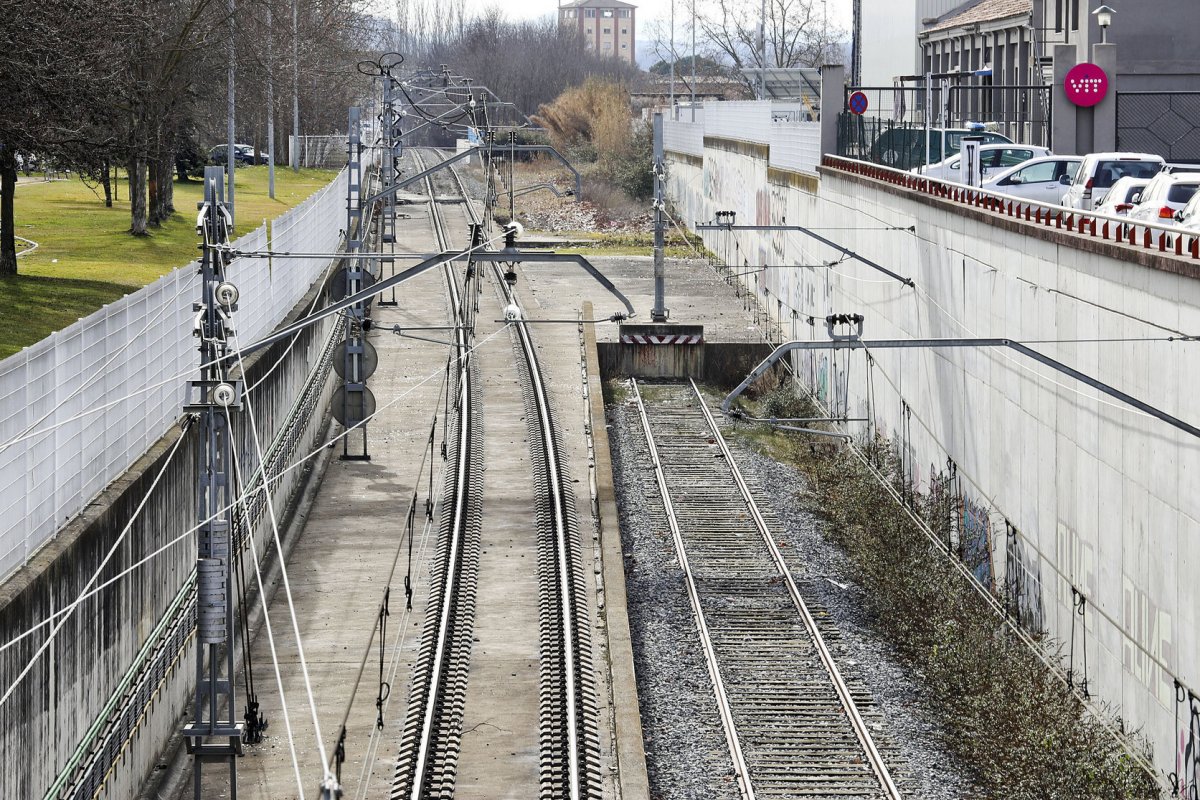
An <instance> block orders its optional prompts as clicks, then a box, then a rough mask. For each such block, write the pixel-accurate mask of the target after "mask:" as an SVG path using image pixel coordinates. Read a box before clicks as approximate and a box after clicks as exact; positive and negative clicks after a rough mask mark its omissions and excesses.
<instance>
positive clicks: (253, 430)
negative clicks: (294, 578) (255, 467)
mask: <svg viewBox="0 0 1200 800" xmlns="http://www.w3.org/2000/svg"><path fill="white" fill-rule="evenodd" d="M234 339H235V342H236V339H237V334H236V333H235V334H234ZM234 354H235V355H236V356H237V362H238V367H239V369H240V370H241V372H242V375H245V374H246V367H245V362H243V360H242V350H241V347H239V346H237V344H236V343H235V344H234ZM243 400H244V402H245V404H246V411H247V413H246V418H247V419H248V420H249V422H250V438H251V440H252V441H253V442H254V449H255V451H256V453H257V454H258V463H259V465H260V467H261V468H262V469H263V488H264V492H263V497H264V499H265V500H266V503H267V515H268V517H269V518H270V520H271V533H272V535H273V536H274V537H275V548H276V551H277V552H278V553H279V574H280V577H281V578H282V579H283V591H284V597H285V598H286V599H287V605H288V614H289V616H290V617H291V621H292V633H293V635H295V637H296V654H297V656H298V657H299V660H300V672H301V674H302V675H303V676H304V690H305V692H306V693H307V695H308V705H309V710H310V711H311V712H312V723H313V730H314V731H315V732H316V737H317V750H318V751H319V752H320V754H321V767H322V769H324V770H325V774H324V776H323V777H324V778H325V779H326V780H327V779H328V778H329V777H330V773H329V767H328V758H327V756H326V755H325V742H324V740H323V739H322V738H321V722H320V720H319V719H318V717H317V703H316V700H315V699H314V698H313V691H312V681H311V679H310V678H309V675H308V663H307V662H306V661H305V658H304V642H303V640H302V638H301V636H300V624H299V622H298V621H297V619H296V605H295V603H294V602H293V600H292V585H291V582H290V581H289V580H288V573H287V563H286V562H287V559H286V558H284V551H283V541H282V540H281V538H280V536H279V520H278V519H277V518H276V516H275V500H274V498H273V497H272V496H271V495H272V489H271V476H270V475H269V474H267V472H266V464H265V462H264V461H263V452H262V444H261V443H260V442H259V439H258V424H257V423H256V422H255V419H254V405H253V403H252V402H251V400H250V396H249V395H248V394H246V395H243ZM226 414H227V415H228V411H226ZM233 449H234V450H236V448H233ZM250 538H251V539H253V535H251V536H250ZM256 563H257V558H256ZM263 602H264V603H265V602H266V600H265V598H264V600H263ZM282 691H283V687H282V685H281V686H280V692H282Z"/></svg>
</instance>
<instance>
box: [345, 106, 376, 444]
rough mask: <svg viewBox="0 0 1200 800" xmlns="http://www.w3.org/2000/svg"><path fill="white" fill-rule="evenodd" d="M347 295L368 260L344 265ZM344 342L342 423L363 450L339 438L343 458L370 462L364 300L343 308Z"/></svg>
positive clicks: (353, 237)
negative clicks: (358, 433)
mask: <svg viewBox="0 0 1200 800" xmlns="http://www.w3.org/2000/svg"><path fill="white" fill-rule="evenodd" d="M361 120H362V110H361V109H360V108H358V107H357V106H355V107H352V108H351V109H350V114H349V126H348V130H349V134H348V137H347V140H346V149H347V172H348V175H347V179H346V253H347V254H354V253H357V252H358V251H359V249H360V248H361V247H362V241H363V240H362V237H363V215H362V124H361ZM345 275H346V282H345V286H346V296H347V297H349V296H352V295H356V294H358V293H359V292H360V291H362V289H364V288H365V287H366V280H367V278H368V274H367V260H366V259H361V258H351V259H349V260H348V263H347V265H346V268H345ZM346 316H347V326H346V343H345V352H344V359H345V361H344V362H343V363H344V372H343V373H342V376H343V378H342V424H343V425H345V426H346V428H355V427H357V428H358V429H360V430H361V431H362V452H361V453H351V452H350V437H349V436H344V437H342V458H343V459H345V460H355V461H370V460H371V456H370V455H369V453H368V452H367V425H366V421H365V417H366V416H367V398H368V397H369V394H368V392H367V386H366V375H365V374H364V371H363V353H364V352H365V350H366V344H365V342H366V331H365V330H364V323H365V321H366V316H367V304H366V302H365V301H364V302H358V303H355V304H354V305H352V306H350V307H349V308H348V309H346Z"/></svg>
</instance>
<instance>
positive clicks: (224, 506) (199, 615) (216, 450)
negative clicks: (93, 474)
mask: <svg viewBox="0 0 1200 800" xmlns="http://www.w3.org/2000/svg"><path fill="white" fill-rule="evenodd" d="M224 178H225V171H224V169H222V168H221V167H207V168H205V170H204V202H203V203H202V205H201V212H200V223H199V226H198V231H197V232H198V233H200V234H201V236H202V239H203V241H202V245H201V250H202V255H201V259H200V276H201V299H200V302H199V303H198V304H197V306H196V311H197V312H198V314H197V317H196V329H195V331H194V334H195V335H196V336H198V337H199V339H200V345H199V350H200V365H201V366H200V377H199V379H198V380H194V381H191V382H190V383H189V385H188V404H187V405H186V406H185V411H188V412H191V413H195V414H197V416H198V418H199V425H198V426H197V430H198V435H199V443H198V447H197V455H196V458H197V464H196V467H197V469H196V479H197V484H196V514H197V518H198V519H199V520H200V521H201V522H202V524H201V525H200V528H199V531H198V540H197V543H196V692H195V696H194V702H193V709H192V721H191V722H190V723H189V724H188V725H186V726H185V727H184V729H183V736H184V741H185V742H186V744H187V749H188V752H189V753H191V754H192V756H193V758H194V769H193V787H194V793H195V798H196V800H201V797H202V785H201V777H202V776H201V768H202V765H203V763H204V762H205V761H209V762H222V761H227V762H228V765H229V787H230V794H229V796H230V798H231V800H236V798H237V766H236V758H237V757H238V756H240V755H241V754H242V735H243V732H244V728H245V723H244V722H242V721H240V720H235V719H234V714H235V713H236V708H237V705H236V698H235V696H234V692H235V683H234V680H233V675H234V665H233V655H234V652H233V651H234V648H233V642H232V639H231V632H232V631H233V624H234V620H233V595H232V591H231V587H232V586H233V559H232V553H233V547H234V542H233V541H232V530H233V526H232V509H231V508H230V499H231V497H232V491H231V488H232V487H231V483H232V480H233V476H232V475H231V473H230V470H229V465H230V458H231V446H232V442H231V433H232V432H231V431H230V429H229V412H230V409H233V408H238V407H240V405H241V381H233V380H230V378H229V374H228V367H227V362H226V361H225V357H226V356H227V355H228V353H229V346H228V342H227V340H226V336H227V334H228V333H229V332H230V331H231V330H232V326H231V324H230V314H232V312H234V311H236V310H237V299H238V292H237V288H236V287H234V286H233V284H231V283H229V282H228V281H226V280H225V267H226V266H227V264H228V260H229V255H228V254H227V252H225V251H224V250H222V249H219V246H220V245H224V244H226V243H228V242H229V236H230V233H231V231H232V228H233V218H232V216H231V214H230V210H229V206H228V205H227V203H226V202H225V197H224V194H223V181H224ZM222 661H224V662H225V664H224V675H225V677H224V678H222V677H221V674H222V668H221V662H222Z"/></svg>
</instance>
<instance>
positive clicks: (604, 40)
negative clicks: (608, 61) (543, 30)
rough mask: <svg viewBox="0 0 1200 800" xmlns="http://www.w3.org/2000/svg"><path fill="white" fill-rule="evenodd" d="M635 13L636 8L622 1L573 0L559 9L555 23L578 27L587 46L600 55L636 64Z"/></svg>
mask: <svg viewBox="0 0 1200 800" xmlns="http://www.w3.org/2000/svg"><path fill="white" fill-rule="evenodd" d="M636 11H637V6H635V5H633V4H632V3H623V2H621V0H575V2H573V3H567V4H566V5H562V6H559V8H558V22H559V24H560V25H566V26H569V27H573V28H577V29H578V30H579V35H580V36H582V37H583V40H584V42H586V43H587V46H588V47H589V48H590V49H592V50H594V51H595V52H597V53H599V54H600V55H602V56H612V57H614V58H619V59H621V60H622V61H628V62H629V63H631V64H635V63H637V62H636V60H635V54H634V30H635V29H634V19H635V12H636Z"/></svg>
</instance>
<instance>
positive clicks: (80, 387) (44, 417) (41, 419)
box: [0, 283, 194, 452]
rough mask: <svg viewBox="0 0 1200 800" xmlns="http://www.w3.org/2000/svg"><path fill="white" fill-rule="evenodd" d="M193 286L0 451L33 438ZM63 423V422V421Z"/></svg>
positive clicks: (184, 289)
mask: <svg viewBox="0 0 1200 800" xmlns="http://www.w3.org/2000/svg"><path fill="white" fill-rule="evenodd" d="M193 288H194V287H193V286H191V285H190V284H189V283H184V285H183V286H182V287H180V289H179V291H178V292H176V293H175V296H174V297H172V298H171V299H170V300H168V301H167V302H165V303H163V304H162V305H160V306H159V308H158V311H157V312H156V313H155V314H154V315H153V316H151V317H150V318H149V319H147V320H146V324H145V325H143V326H142V329H141V330H140V331H138V332H137V333H135V334H133V335H132V336H130V337H129V340H128V341H127V342H125V344H124V345H122V346H121V347H120V348H119V349H118V350H117V351H116V352H115V353H113V354H112V355H111V356H109V358H108V360H107V361H105V362H104V363H103V364H101V365H100V366H99V367H97V368H96V371H95V372H93V373H92V375H91V377H89V378H88V379H87V380H86V381H84V382H83V383H81V384H79V385H78V386H76V387H75V388H74V389H73V390H72V391H71V393H70V394H69V395H67V396H66V397H65V398H63V399H62V400H60V401H58V402H57V403H55V404H54V406H53V407H52V408H51V409H50V410H49V411H47V412H46V413H45V414H43V415H42V416H41V417H39V418H38V419H36V420H34V421H33V422H32V423H30V425H29V426H28V427H27V428H25V430H23V431H21V432H20V433H19V434H17V436H16V437H14V438H13V439H11V440H9V441H7V442H5V443H4V444H0V452H4V451H5V450H7V449H8V448H9V447H11V446H12V445H14V444H16V443H17V442H21V441H24V440H26V439H31V438H33V436H29V435H28V434H29V433H30V432H32V431H34V429H36V428H37V427H38V426H39V425H41V424H42V423H43V422H45V421H46V420H47V419H49V418H50V417H51V416H53V415H54V412H56V411H58V409H60V408H62V407H63V406H64V405H66V404H67V403H69V402H70V401H71V400H74V399H75V398H76V397H77V396H78V395H79V393H80V392H82V391H83V390H84V389H86V388H88V387H89V386H91V385H92V384H93V383H95V382H96V379H97V378H100V377H103V376H104V375H105V370H107V369H108V368H109V366H111V365H112V363H113V362H114V361H116V360H117V358H118V357H119V356H120V355H121V354H122V353H124V352H125V351H126V350H128V349H129V348H130V347H131V346H132V345H133V343H134V342H136V341H137V340H138V337H140V336H141V335H142V334H143V333H145V332H146V331H148V330H149V329H150V326H151V325H153V324H154V323H155V322H157V321H158V319H159V318H160V317H161V316H162V315H163V314H165V313H166V312H167V310H168V309H171V308H174V307H175V301H176V300H178V299H179V298H180V296H182V295H183V293H184V292H187V291H191V290H192V289H193ZM160 385H161V384H160ZM123 399H128V398H123ZM118 402H120V401H118ZM67 421H68V422H69V421H71V420H67ZM63 424H65V423H63ZM56 427H57V426H56ZM51 430H53V428H45V429H41V430H38V431H37V433H36V434H34V435H35V436H36V435H39V434H41V433H48V432H49V431H51Z"/></svg>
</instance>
